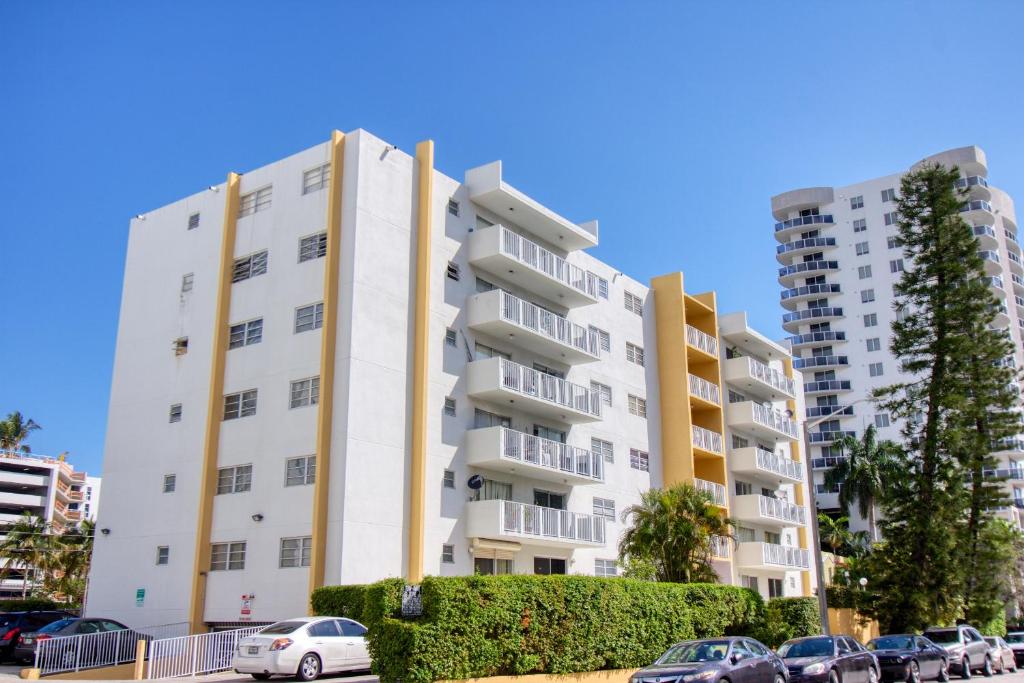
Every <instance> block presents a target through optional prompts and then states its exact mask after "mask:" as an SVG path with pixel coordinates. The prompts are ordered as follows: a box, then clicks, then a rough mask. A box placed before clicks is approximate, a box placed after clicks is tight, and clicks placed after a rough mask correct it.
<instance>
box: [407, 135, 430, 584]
mask: <svg viewBox="0 0 1024 683" xmlns="http://www.w3.org/2000/svg"><path fill="white" fill-rule="evenodd" d="M416 166H417V169H418V181H417V192H418V198H419V201H418V204H417V210H416V295H415V302H414V306H415V327H414V329H413V359H412V361H413V367H412V439H411V444H412V449H411V452H410V465H409V554H408V561H409V565H408V568H407V571H406V575H407V579H408V580H409V582H410V583H419V582H420V581H422V580H423V534H424V528H425V527H424V518H423V517H424V513H425V502H424V497H425V495H426V471H427V397H428V396H427V392H428V382H429V379H430V375H429V367H428V366H429V334H430V251H431V241H432V236H431V232H432V227H433V226H432V218H433V209H432V204H433V202H432V197H433V190H434V142H433V140H425V141H423V142H421V143H419V144H418V145H416Z"/></svg>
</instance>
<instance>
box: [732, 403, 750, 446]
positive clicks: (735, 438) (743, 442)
mask: <svg viewBox="0 0 1024 683" xmlns="http://www.w3.org/2000/svg"><path fill="white" fill-rule="evenodd" d="M730 393H731V392H730ZM729 403H732V401H731V400H730V401H729ZM749 445H750V441H748V440H747V439H744V438H743V437H742V436H740V435H739V434H733V435H732V447H733V448H746V447H747V446H749Z"/></svg>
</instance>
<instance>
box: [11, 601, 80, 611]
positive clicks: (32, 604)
mask: <svg viewBox="0 0 1024 683" xmlns="http://www.w3.org/2000/svg"><path fill="white" fill-rule="evenodd" d="M34 610H62V611H66V612H74V613H76V614H77V613H78V611H79V607H78V605H74V604H68V603H65V602H54V601H53V600H47V599H45V598H25V599H24V600H18V599H12V600H0V612H31V611H34Z"/></svg>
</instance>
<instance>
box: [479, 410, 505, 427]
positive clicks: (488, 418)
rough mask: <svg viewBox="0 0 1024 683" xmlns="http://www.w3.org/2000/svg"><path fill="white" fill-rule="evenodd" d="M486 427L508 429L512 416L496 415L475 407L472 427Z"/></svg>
mask: <svg viewBox="0 0 1024 683" xmlns="http://www.w3.org/2000/svg"><path fill="white" fill-rule="evenodd" d="M487 427H504V428H505V429H510V428H511V427H512V418H510V417H506V416H504V415H496V414H494V413H489V412H487V411H486V410H480V409H479V408H477V409H476V410H475V411H474V412H473V429H486V428H487Z"/></svg>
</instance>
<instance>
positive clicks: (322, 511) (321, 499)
mask: <svg viewBox="0 0 1024 683" xmlns="http://www.w3.org/2000/svg"><path fill="white" fill-rule="evenodd" d="M330 147H331V178H330V184H329V185H328V188H327V221H326V223H327V253H326V255H325V260H324V320H323V328H322V330H321V331H322V335H321V337H320V403H319V405H318V407H317V416H316V478H315V480H314V482H313V541H312V548H311V551H310V557H309V592H310V595H312V593H313V591H314V590H316V589H317V588H320V587H321V586H323V585H324V572H325V567H326V555H327V504H328V501H329V499H330V484H331V482H330V475H331V437H332V435H333V426H334V369H335V368H334V359H335V353H336V349H337V342H338V296H339V294H338V271H339V270H340V263H341V200H342V189H343V187H344V182H343V181H344V172H345V135H344V134H343V133H342V132H341V131H337V130H336V131H334V132H332V133H331V142H330Z"/></svg>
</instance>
